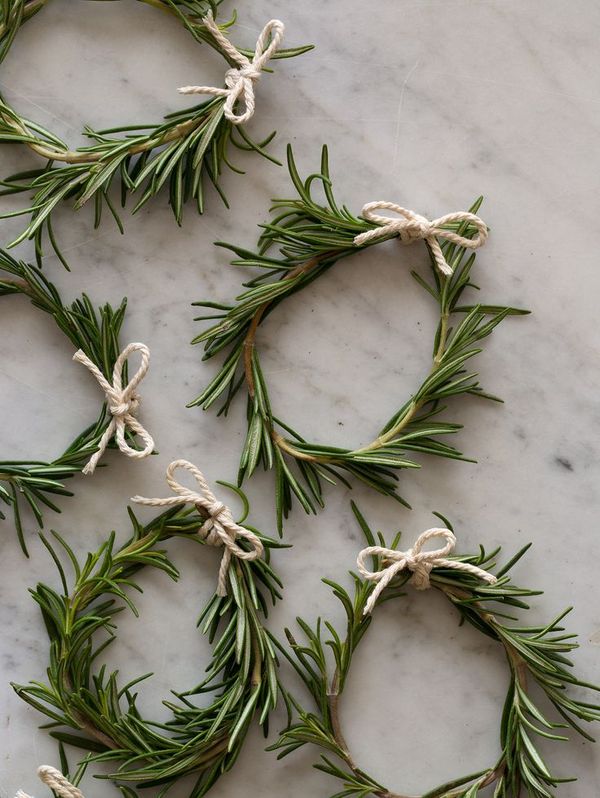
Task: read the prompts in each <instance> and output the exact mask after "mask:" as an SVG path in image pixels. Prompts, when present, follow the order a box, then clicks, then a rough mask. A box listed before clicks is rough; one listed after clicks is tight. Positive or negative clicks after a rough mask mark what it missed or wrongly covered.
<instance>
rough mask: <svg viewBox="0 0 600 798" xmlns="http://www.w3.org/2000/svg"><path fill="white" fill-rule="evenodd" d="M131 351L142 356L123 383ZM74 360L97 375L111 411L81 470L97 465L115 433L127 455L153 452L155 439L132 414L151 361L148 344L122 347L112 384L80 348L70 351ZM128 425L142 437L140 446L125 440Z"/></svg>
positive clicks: (91, 469)
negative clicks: (88, 458) (94, 446)
mask: <svg viewBox="0 0 600 798" xmlns="http://www.w3.org/2000/svg"><path fill="white" fill-rule="evenodd" d="M132 352H140V353H141V356H142V362H141V365H140V367H139V369H138V370H137V371H136V373H135V374H134V375H133V377H132V378H131V379H130V380H129V382H128V383H127V385H126V386H125V387H123V367H124V366H125V363H126V362H127V358H128V357H129V355H130V354H131V353H132ZM73 360H75V361H76V362H77V363H82V364H83V365H84V366H85V367H86V368H87V369H88V371H89V372H90V373H91V374H93V376H94V377H95V378H96V381H97V382H98V384H99V385H100V387H101V388H102V390H103V391H104V394H105V396H106V402H107V405H108V410H109V412H110V414H111V415H112V419H111V421H110V424H109V425H108V427H107V428H106V430H105V432H104V435H103V436H102V437H101V438H100V442H99V443H98V451H97V452H95V453H94V454H93V455H92V457H91V458H90V460H89V462H88V463H87V465H86V466H85V468H84V469H83V473H84V474H93V473H94V471H95V469H96V466H97V465H98V461H99V460H100V458H101V457H102V455H103V454H104V452H105V451H106V447H107V446H108V444H109V441H110V439H111V438H112V436H113V435H114V436H115V440H116V442H117V446H118V447H119V449H120V450H121V451H122V452H123V454H126V455H127V456H128V457H134V458H136V459H141V458H142V457H148V455H149V454H152V451H153V449H154V440H153V439H152V436H151V435H150V433H149V432H148V431H147V430H146V429H145V428H144V427H143V426H142V425H141V424H140V422H139V421H138V420H137V418H136V417H135V414H136V413H137V410H138V408H139V406H140V395H139V393H138V392H137V387H138V385H139V384H140V382H141V381H142V380H143V379H144V377H145V376H146V372H147V371H148V365H149V362H150V350H149V349H148V347H147V346H146V345H145V344H140V343H131V344H127V346H126V347H125V349H123V351H122V352H121V354H120V355H119V357H118V358H117V359H116V361H115V365H114V368H113V376H112V385H111V383H110V382H108V380H107V379H106V377H105V376H104V374H103V373H102V372H101V371H100V369H99V368H98V366H96V364H95V363H94V362H93V361H92V360H90V359H89V357H88V356H87V355H86V354H85V352H84V351H83V350H81V349H79V350H78V351H77V352H75V354H74V355H73ZM127 427H129V429H130V430H131V431H132V432H134V433H135V434H137V435H139V436H140V437H141V439H142V440H143V442H144V444H145V445H144V448H143V449H134V448H132V447H131V446H130V445H129V444H128V443H127V441H126V440H125V430H126V429H127Z"/></svg>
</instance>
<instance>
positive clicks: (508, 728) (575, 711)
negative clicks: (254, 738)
mask: <svg viewBox="0 0 600 798" xmlns="http://www.w3.org/2000/svg"><path fill="white" fill-rule="evenodd" d="M353 509H354V512H355V515H356V517H357V520H358V522H359V524H360V526H361V528H362V530H363V532H364V534H365V537H366V539H367V542H368V545H370V546H372V545H382V546H385V545H386V544H385V542H384V540H383V537H382V536H381V535H379V536H378V539H377V540H376V538H375V535H374V534H373V532H372V531H371V529H370V528H369V526H368V524H367V522H366V521H365V519H364V518H363V517H362V516H361V514H360V513H359V511H358V510H357V509H356V507H354V508H353ZM399 537H400V536H399V535H398V536H396V538H395V539H394V541H393V542H392V545H391V548H396V547H397V545H398V541H399ZM528 548H529V546H525V547H524V548H523V549H522V550H521V551H520V552H518V554H517V555H515V557H513V558H512V560H510V562H508V563H507V564H506V565H504V566H503V567H502V568H500V569H497V570H496V576H497V577H498V581H497V582H496V583H495V584H493V585H489V584H485V583H481V582H479V581H478V580H477V578H476V577H473V576H472V575H470V574H468V573H463V572H461V571H457V570H454V569H444V568H437V567H436V568H434V569H433V571H432V572H431V574H430V579H431V586H432V587H433V588H435V589H436V590H439V591H440V592H441V593H442V594H443V595H444V596H445V597H446V598H447V599H448V600H449V601H450V602H451V603H452V604H453V605H454V607H456V609H457V610H458V612H459V615H460V621H461V623H463V622H465V621H466V622H468V623H470V624H471V625H472V626H473V627H474V628H475V629H477V630H478V631H480V632H481V633H482V634H484V635H486V636H487V637H489V638H491V639H492V640H494V641H495V642H497V643H499V644H500V645H501V646H502V648H503V650H504V653H505V655H506V659H507V662H508V665H509V670H510V681H509V687H508V692H507V696H506V701H505V704H504V710H503V713H502V721H501V727H500V748H501V754H500V757H499V759H498V761H497V762H496V763H495V764H494V766H493V767H490V768H487V769H486V770H484V771H482V772H480V773H474V774H470V775H467V776H462V777H460V778H458V779H456V780H453V781H452V782H449V783H447V784H443V785H440V786H439V787H436V788H435V789H433V790H431V791H429V792H427V793H426V795H424V796H422V798H475V796H478V795H479V794H480V792H481V791H482V790H483V788H484V787H486V786H489V785H494V792H493V795H494V798H519V796H521V795H523V796H524V795H527V796H529V797H530V798H551V796H553V795H554V794H555V793H554V788H555V787H556V786H557V785H558V784H559V783H560V782H562V781H570V779H564V778H558V777H557V776H555V775H554V774H553V773H552V772H551V771H550V770H549V769H548V766H547V765H546V763H545V762H544V760H543V758H542V756H541V754H540V752H539V751H538V749H537V746H536V742H535V741H536V738H540V737H542V738H549V739H551V740H566V739H567V738H566V737H565V736H564V735H563V734H559V733H557V730H559V729H565V728H568V727H569V726H570V727H572V728H573V729H575V730H576V731H577V732H579V733H580V734H582V735H583V736H584V737H585V738H586V739H589V740H591V739H592V738H591V737H590V736H589V734H588V733H587V731H585V730H584V729H583V728H582V727H581V726H580V725H579V723H578V721H584V722H593V721H600V706H599V705H597V704H592V703H588V702H586V701H585V700H583V699H582V698H579V697H578V696H579V695H580V694H581V693H582V690H596V691H597V690H600V688H599V687H596V686H594V685H590V684H588V683H586V682H583V681H581V680H580V679H578V678H577V677H576V676H574V675H573V673H572V670H571V668H572V665H573V663H572V662H571V661H570V660H569V659H567V657H566V656H565V655H568V654H569V652H571V651H573V649H575V648H577V643H576V642H575V638H576V635H574V634H569V633H567V632H565V629H564V627H563V626H561V623H562V621H563V619H564V617H565V616H566V615H567V613H568V612H569V611H570V610H566V611H564V612H562V613H560V615H559V616H558V617H556V618H555V619H554V620H552V621H551V622H550V623H548V624H544V625H534V626H523V625H520V624H518V619H517V618H516V617H514V614H513V613H514V611H515V610H521V611H525V610H527V609H529V606H528V605H527V604H526V603H525V601H524V600H523V599H526V598H528V597H530V596H534V595H539V593H540V591H535V590H530V589H528V588H522V587H517V586H516V585H514V584H512V583H511V579H510V577H509V576H508V572H509V570H510V569H511V568H512V567H513V566H514V564H515V563H516V562H517V561H518V560H519V559H520V558H521V557H522V556H523V554H524V553H525V552H526V551H527V549H528ZM498 553H499V549H497V550H496V551H493V552H491V553H489V554H487V553H486V552H485V550H484V549H483V547H481V548H480V551H479V552H478V553H477V554H470V555H462V556H460V557H455V558H453V559H457V560H460V561H462V562H469V563H472V564H474V565H477V566H479V567H480V568H483V569H484V570H486V571H488V572H494V570H495V569H496V565H495V559H496V556H497V555H498ZM381 567H382V563H381V562H380V561H379V558H374V560H373V570H378V569H379V568H381ZM352 577H353V580H354V591H353V594H350V593H349V592H348V591H346V590H345V589H344V588H343V587H342V586H341V585H339V584H337V583H335V582H331V581H329V580H327V579H325V580H323V581H324V582H325V584H327V585H329V586H330V587H331V589H332V591H333V594H334V596H335V597H336V598H337V599H338V600H339V601H340V602H341V604H342V606H343V607H344V610H345V613H346V628H345V629H344V630H343V631H338V630H336V629H335V628H334V627H333V626H332V624H330V623H329V622H328V621H325V622H324V623H322V622H321V619H320V618H319V619H318V621H317V623H316V625H315V627H314V628H313V627H311V626H310V625H309V624H308V623H306V621H303V620H302V619H298V623H299V625H300V627H301V629H302V632H303V633H304V636H305V641H304V642H297V641H296V639H295V638H294V636H293V635H292V634H291V632H289V630H288V631H287V637H288V640H289V643H290V645H291V648H292V654H291V655H290V654H289V653H287V651H286V650H285V649H282V651H283V653H284V654H285V656H286V658H287V659H288V660H289V662H291V664H292V665H293V667H294V668H295V670H296V672H297V673H298V674H299V676H300V677H301V679H302V681H303V682H304V684H305V686H306V688H307V690H308V692H309V693H310V695H311V697H312V699H313V700H314V703H315V709H314V710H313V711H311V712H309V711H307V710H305V709H304V708H303V706H302V704H301V703H300V702H298V701H297V700H296V699H294V698H292V697H291V696H288V697H287V698H288V706H289V707H290V708H291V709H292V710H294V711H295V713H296V718H295V719H293V720H292V719H290V722H289V724H288V727H287V729H286V730H285V731H284V732H283V733H282V735H281V737H280V739H279V740H278V742H277V743H276V744H275V745H274V746H273V747H272V750H279V757H280V758H281V757H284V756H287V755H288V754H290V753H291V752H292V751H295V750H296V749H297V748H300V747H302V746H303V745H306V744H307V743H312V744H313V745H316V746H318V747H319V748H320V749H321V750H322V751H323V752H324V753H323V754H322V755H321V760H320V762H319V763H318V764H317V765H315V767H317V768H318V769H319V770H322V771H324V772H325V773H328V774H330V775H332V776H334V777H336V778H338V779H339V780H341V781H342V782H343V784H344V788H343V790H342V791H340V792H337V793H335V798H350V797H351V796H356V797H357V798H358V797H360V798H367V796H377V798H384V796H390V795H392V794H394V793H391V792H388V790H387V789H386V788H385V787H383V786H382V785H381V784H379V783H378V782H376V781H375V780H373V779H372V778H371V777H370V776H369V775H367V774H366V773H365V772H364V771H363V770H362V769H361V768H359V766H358V765H357V764H356V761H355V760H354V758H353V757H352V755H351V753H350V752H349V750H348V746H347V744H346V742H345V740H344V736H343V732H342V730H341V726H340V717H339V701H340V699H341V696H342V694H343V691H344V687H345V684H346V680H347V677H348V673H349V671H350V666H351V663H352V656H353V654H354V652H355V650H356V648H357V646H358V645H359V643H360V642H361V640H362V639H363V637H364V635H365V633H366V631H367V629H368V628H369V625H370V624H371V621H372V618H371V616H370V615H366V616H365V615H364V614H363V612H364V608H365V605H366V603H367V600H368V598H369V595H370V594H371V592H372V591H373V589H374V587H375V585H374V583H373V582H363V581H361V579H360V578H359V577H358V576H357V575H356V574H352ZM409 578H410V573H409V574H408V575H406V574H405V573H402V574H399V576H398V578H397V579H395V580H394V581H393V582H391V583H390V585H389V587H388V588H387V589H386V590H385V591H384V592H383V593H382V594H381V597H380V600H379V602H378V605H379V604H380V603H383V602H385V601H389V600H391V599H396V598H399V597H401V596H404V595H405V593H404V591H403V588H404V586H405V585H406V582H407V581H408V579H409ZM507 620H508V621H509V623H506V621H507ZM328 650H329V651H330V653H331V654H332V655H333V661H334V672H333V676H332V677H331V678H330V676H329V672H330V656H329V655H328V654H327V651H328ZM533 687H535V688H537V690H534V692H535V693H536V698H535V699H534V697H533V696H532V694H531V690H532V688H533ZM573 687H575V688H582V690H579V691H578V692H577V695H576V696H572V695H570V693H569V690H570V688H573ZM538 695H539V696H540V697H544V698H545V699H546V703H547V704H548V705H549V706H550V707H553V708H554V710H555V711H556V713H557V714H558V716H559V718H558V719H549V718H548V716H547V711H546V709H544V710H542V709H540V707H539V706H538ZM561 721H565V722H564V723H563V722H561ZM486 795H487V793H486ZM481 798H483V793H482V794H481Z"/></svg>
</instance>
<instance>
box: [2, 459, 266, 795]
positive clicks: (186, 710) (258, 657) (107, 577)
mask: <svg viewBox="0 0 600 798" xmlns="http://www.w3.org/2000/svg"><path fill="white" fill-rule="evenodd" d="M188 465H190V464H188ZM222 484H226V483H222ZM228 487H230V488H231V489H232V490H234V491H235V492H236V493H237V494H238V495H240V497H241V498H242V501H243V502H244V512H243V517H242V519H241V520H240V522H239V524H242V523H243V522H244V520H245V517H246V514H247V512H248V503H247V501H246V499H245V497H244V496H243V494H241V492H240V491H239V490H238V489H237V488H235V487H233V486H228ZM211 495H212V494H211ZM200 502H202V504H201V503H200ZM195 504H196V506H195V507H184V508H182V507H172V508H171V509H169V510H167V511H166V512H163V513H162V514H161V515H159V516H157V517H155V518H154V519H153V520H152V521H150V523H148V524H145V525H142V524H141V523H140V522H139V521H138V520H137V518H136V517H135V516H134V514H133V513H132V512H131V510H130V511H129V514H130V518H131V524H132V529H133V531H132V535H131V537H130V539H129V540H128V541H127V542H126V543H124V544H123V545H121V546H117V545H116V542H115V535H114V533H112V534H111V535H110V536H109V538H108V539H107V540H106V541H105V542H104V543H103V544H102V545H101V546H100V547H99V549H98V550H97V551H96V552H93V553H90V554H88V555H87V558H86V559H85V561H84V562H83V563H81V564H80V563H79V562H78V560H77V558H76V555H75V553H74V552H73V551H72V550H71V548H70V547H69V546H68V545H67V543H66V542H65V541H64V540H63V539H62V537H61V536H60V535H58V534H57V533H55V532H53V533H52V535H53V537H54V541H55V543H53V544H51V543H50V542H49V541H48V540H46V539H45V538H43V540H44V543H45V545H46V546H47V547H48V549H49V551H50V553H51V556H52V558H53V560H54V562H55V563H56V565H57V567H58V569H59V572H60V578H61V582H62V594H61V592H60V591H58V592H57V591H55V590H54V589H52V588H51V587H48V586H47V585H43V584H39V585H38V586H37V587H36V589H35V590H34V591H32V594H33V597H34V599H35V600H36V601H37V603H38V604H39V606H40V608H41V611H42V615H43V618H44V622H45V627H46V629H47V631H48V635H49V639H50V665H49V669H48V683H47V684H41V683H39V682H32V683H30V684H29V685H13V687H14V689H15V690H16V692H17V694H18V695H19V696H20V697H21V698H23V699H24V700H25V701H26V702H27V703H29V704H30V705H31V706H33V707H34V708H35V709H37V710H38V711H41V712H42V713H44V714H45V715H47V716H48V717H49V718H50V719H51V721H52V723H51V726H53V727H54V729H53V731H52V732H51V735H52V736H53V737H54V738H56V739H57V740H58V741H59V742H60V744H61V746H63V745H65V744H68V745H73V746H75V747H79V748H83V749H84V750H85V751H86V752H89V753H86V755H85V758H84V759H83V761H82V763H80V765H79V767H78V768H77V770H76V771H75V773H74V777H73V778H72V781H73V782H74V783H75V784H77V783H78V781H79V780H80V778H81V776H82V774H83V771H84V770H85V767H86V766H87V765H88V764H90V763H92V762H108V763H112V764H113V765H114V766H115V771H114V772H113V773H111V774H110V775H108V776H98V778H109V779H111V780H113V781H114V782H115V783H117V784H118V785H119V786H121V787H122V789H123V791H124V794H125V795H130V794H132V793H131V791H128V789H127V785H128V784H131V785H132V786H134V787H135V786H136V785H137V786H138V787H140V786H142V787H143V786H152V785H157V784H160V785H162V786H163V788H164V789H165V790H166V789H167V788H168V787H169V785H171V784H172V783H173V782H175V781H177V780H178V779H179V778H182V777H184V776H186V775H189V774H195V775H196V777H197V778H196V782H195V784H194V786H193V787H192V789H191V793H190V794H191V795H192V796H202V795H204V794H205V793H206V792H207V791H208V790H209V789H210V787H211V786H212V785H213V784H214V783H215V782H216V781H217V779H218V778H219V776H220V775H221V774H222V773H225V772H226V771H228V770H229V769H230V768H231V767H232V766H233V764H234V762H235V761H236V759H237V756H238V754H239V752H240V750H241V748H242V745H243V742H244V738H245V735H246V732H247V730H248V728H249V727H250V725H251V723H252V721H253V719H255V718H258V722H259V723H260V724H261V725H262V726H263V727H264V729H265V730H266V728H267V720H268V715H269V713H270V711H271V710H272V709H273V708H274V707H275V705H276V703H277V697H278V691H279V685H278V678H277V657H276V653H275V649H274V646H273V642H272V640H271V638H270V636H269V633H268V631H267V630H266V628H265V627H264V618H265V617H266V615H267V612H268V606H269V603H270V602H271V601H272V602H273V603H274V602H275V601H276V600H277V599H279V598H280V593H279V588H280V587H281V582H280V580H279V578H278V577H277V575H276V574H275V572H274V571H273V569H272V568H271V566H270V565H269V552H270V549H271V548H273V547H277V546H278V544H277V543H276V542H275V541H271V540H270V539H268V538H266V537H264V536H262V535H261V534H260V533H259V532H258V531H257V530H255V529H254V528H253V527H250V526H243V527H240V526H237V527H236V528H237V533H236V534H237V539H236V540H233V541H232V542H233V543H235V544H236V546H237V547H239V550H240V552H241V553H242V554H246V555H249V556H246V558H243V556H241V555H240V554H235V555H234V556H233V558H232V561H231V563H230V566H229V567H228V569H227V595H219V594H218V591H217V592H215V594H214V595H213V596H212V598H211V599H210V600H209V601H208V603H207V605H206V606H205V608H204V609H203V611H202V613H201V615H200V619H199V622H198V625H199V626H201V629H202V633H203V634H204V635H206V636H207V637H208V639H209V641H210V643H211V645H212V656H211V661H210V663H209V665H208V667H207V669H206V670H207V672H206V675H205V677H204V678H203V679H202V680H201V681H200V683H199V684H197V685H196V686H195V687H193V688H192V689H190V690H187V691H185V692H175V691H174V692H173V696H174V697H173V696H172V697H171V698H170V699H168V700H166V701H165V702H164V704H165V705H166V706H167V707H168V708H169V709H170V710H171V711H172V718H171V719H170V720H168V721H167V722H166V723H154V722H152V721H150V720H146V719H145V718H144V717H142V716H141V714H140V712H139V710H138V709H137V707H136V698H137V694H136V693H135V692H134V690H133V688H134V685H136V684H138V683H139V682H140V681H142V680H143V679H145V678H147V677H148V676H149V675H150V674H146V675H145V676H141V677H139V678H138V679H135V680H133V681H131V682H129V683H128V684H126V685H124V686H121V685H119V684H118V673H117V672H116V671H115V672H112V673H109V672H107V670H106V667H105V666H103V667H102V668H100V669H99V670H98V671H97V672H94V665H95V659H96V657H97V655H98V654H99V653H100V652H101V651H104V649H105V648H106V646H107V645H108V644H110V642H112V640H114V639H115V634H116V630H115V624H114V617H115V615H116V614H117V613H119V612H120V611H121V610H123V609H124V607H125V606H127V607H129V609H131V610H132V611H133V613H134V614H136V615H137V611H136V608H135V605H134V604H133V602H132V599H131V597H130V595H129V594H130V593H131V590H141V588H140V587H139V585H138V584H137V581H136V577H137V574H138V573H139V571H140V570H141V569H142V568H144V567H146V566H147V567H150V568H157V569H159V570H162V571H164V572H165V573H166V574H167V575H168V576H170V577H171V578H172V579H173V580H177V578H178V575H179V574H178V571H177V569H176V567H175V565H174V564H173V562H172V561H171V560H170V559H169V557H168V556H167V554H166V552H165V551H164V547H163V544H164V542H165V541H166V540H168V539H170V538H175V537H178V538H183V539H185V540H189V541H192V542H194V543H199V544H202V545H205V544H208V545H211V540H210V535H211V531H212V530H213V529H214V528H215V527H216V526H218V525H219V524H221V523H222V524H223V525H224V526H226V527H228V528H230V529H231V524H230V523H229V522H228V521H227V518H230V513H229V511H228V510H227V508H225V507H224V505H221V507H220V508H215V506H214V503H213V502H212V501H207V500H206V499H205V498H204V497H202V496H200V497H197V499H196V501H195ZM209 506H210V507H212V510H211V511H209V510H207V509H206V507H209ZM212 513H214V514H212ZM233 523H235V522H233ZM256 541H258V542H259V544H260V552H261V555H262V556H256V554H257V552H258V550H259V549H257V548H256V547H255V542H256ZM212 545H214V542H213V543H212ZM57 546H58V548H59V549H60V548H62V550H63V554H64V553H66V556H67V559H68V561H70V564H71V566H72V568H73V571H74V582H73V584H72V586H71V587H69V583H68V580H67V577H66V575H65V572H64V570H63V567H62V565H61V558H60V557H59V551H58V550H57V549H56V547H57ZM98 632H103V633H105V635H106V636H107V637H106V639H105V640H103V641H96V633H98ZM206 693H210V694H211V695H212V698H211V700H210V701H209V702H206V701H205V700H203V697H204V695H205V694H206ZM196 696H197V697H199V702H198V705H197V704H196V703H195V701H194V697H196ZM63 761H64V760H63ZM65 769H66V768H64V767H63V770H65ZM65 775H66V774H65Z"/></svg>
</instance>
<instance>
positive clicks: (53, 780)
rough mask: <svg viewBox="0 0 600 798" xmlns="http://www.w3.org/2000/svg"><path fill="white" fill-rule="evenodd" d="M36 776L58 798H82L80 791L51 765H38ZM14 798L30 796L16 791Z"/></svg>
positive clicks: (29, 797)
mask: <svg viewBox="0 0 600 798" xmlns="http://www.w3.org/2000/svg"><path fill="white" fill-rule="evenodd" d="M37 774H38V776H39V778H40V779H41V781H43V782H44V784H46V785H47V786H48V787H50V789H51V790H54V792H55V793H56V794H57V795H59V796H60V798H83V793H82V792H81V790H79V789H78V788H77V787H74V786H73V785H72V784H71V782H70V781H69V780H68V779H67V778H66V777H65V776H63V774H62V773H61V772H60V770H57V769H56V768H53V767H52V766H51V765H40V766H39V768H38V769H37ZM16 798H31V796H30V795H28V794H27V793H26V792H23V790H18V791H17V795H16Z"/></svg>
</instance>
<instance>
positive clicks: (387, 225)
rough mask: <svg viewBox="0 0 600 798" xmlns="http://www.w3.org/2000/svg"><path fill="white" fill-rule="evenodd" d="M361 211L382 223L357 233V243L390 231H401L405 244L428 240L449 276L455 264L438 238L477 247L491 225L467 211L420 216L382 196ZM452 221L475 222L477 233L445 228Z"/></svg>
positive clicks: (385, 236)
mask: <svg viewBox="0 0 600 798" xmlns="http://www.w3.org/2000/svg"><path fill="white" fill-rule="evenodd" d="M376 210H386V211H392V212H393V213H396V214H397V215H398V216H399V217H400V218H398V219H395V218H392V217H390V216H380V215H379V214H378V213H373V211H376ZM361 215H362V217H363V219H366V220H367V221H368V222H376V223H377V224H378V225H380V226H379V227H374V228H373V229H372V230H367V231H366V232H364V233H360V234H359V235H357V236H356V237H355V238H354V243H355V245H356V246H357V247H359V246H362V245H363V244H369V243H372V242H373V241H377V240H379V239H382V238H387V237H389V236H391V235H398V236H399V238H400V241H401V242H402V243H403V244H412V243H414V242H415V241H421V240H424V241H426V242H427V243H428V244H429V248H430V250H431V254H432V255H433V258H434V260H435V263H436V265H437V267H438V269H439V270H440V272H441V273H442V274H445V275H446V276H447V277H448V276H450V275H451V274H452V267H451V266H450V264H449V263H448V262H447V261H446V259H445V258H444V254H443V252H442V248H441V246H440V242H439V241H438V238H445V239H446V240H447V241H451V242H452V243H453V244H458V246H460V247H466V248H467V249H478V248H479V247H482V246H483V245H484V244H485V242H486V240H487V237H488V228H487V225H486V223H485V222H484V221H483V219H481V218H480V217H479V216H476V215H475V214H474V213H469V212H468V211H457V212H456V213H447V214H446V215H445V216H440V217H439V219H433V221H429V219H427V218H426V217H425V216H421V215H420V214H418V213H415V212H414V211H411V210H409V209H408V208H402V207H401V206H400V205H396V204H395V203H394V202H384V201H383V200H380V201H377V202H368V203H367V204H366V205H364V206H363V209H362V211H361ZM453 222H467V223H469V224H472V225H473V226H474V227H476V228H477V235H476V236H475V238H465V237H464V236H461V235H459V234H458V233H455V232H454V231H453V230H446V229H445V228H444V225H447V224H452V223H453Z"/></svg>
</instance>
